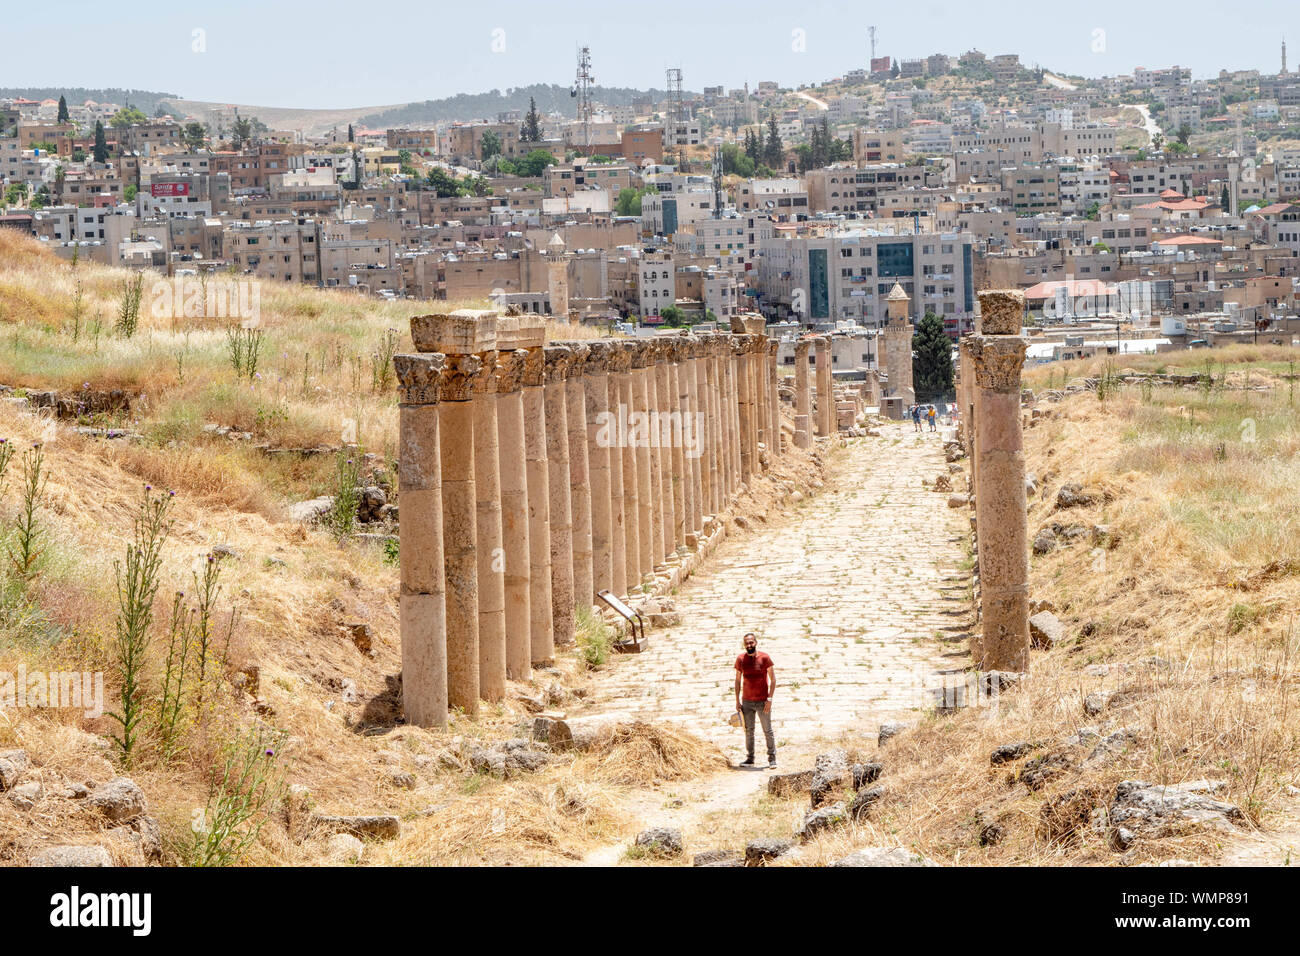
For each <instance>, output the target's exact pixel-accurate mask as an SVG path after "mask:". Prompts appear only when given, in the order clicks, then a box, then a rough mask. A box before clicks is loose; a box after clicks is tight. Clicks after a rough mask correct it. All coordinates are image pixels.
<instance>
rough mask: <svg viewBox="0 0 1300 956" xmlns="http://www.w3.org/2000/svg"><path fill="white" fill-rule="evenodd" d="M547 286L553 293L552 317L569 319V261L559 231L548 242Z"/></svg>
mask: <svg viewBox="0 0 1300 956" xmlns="http://www.w3.org/2000/svg"><path fill="white" fill-rule="evenodd" d="M546 280H547V282H546V286H547V289H548V291H549V292H550V295H551V318H552V319H554V320H555V321H556V322H568V321H569V262H568V259H567V257H566V256H565V254H564V240H563V239H561V238H560V234H559V233H558V232H557V233H556V234H555V235H553V236H552V237H551V241H550V242H548V243H547V244H546Z"/></svg>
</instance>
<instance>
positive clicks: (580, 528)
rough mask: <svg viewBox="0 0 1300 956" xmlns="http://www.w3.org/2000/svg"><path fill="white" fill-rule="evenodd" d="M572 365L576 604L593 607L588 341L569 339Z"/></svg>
mask: <svg viewBox="0 0 1300 956" xmlns="http://www.w3.org/2000/svg"><path fill="white" fill-rule="evenodd" d="M567 344H568V346H569V348H571V349H572V350H573V365H572V367H571V368H570V369H569V378H568V381H567V384H566V387H567V389H568V395H567V399H568V414H569V488H570V490H571V493H570V498H571V507H572V509H573V603H574V606H575V607H576V608H581V609H584V610H587V611H590V610H591V605H592V602H593V601H594V600H595V599H596V592H595V590H594V589H593V587H592V568H591V562H592V558H591V554H592V531H591V493H592V489H591V472H590V469H589V466H588V458H587V386H586V381H587V372H586V365H587V357H588V355H589V354H590V353H591V348H590V346H588V345H587V344H586V343H585V342H569V343H567Z"/></svg>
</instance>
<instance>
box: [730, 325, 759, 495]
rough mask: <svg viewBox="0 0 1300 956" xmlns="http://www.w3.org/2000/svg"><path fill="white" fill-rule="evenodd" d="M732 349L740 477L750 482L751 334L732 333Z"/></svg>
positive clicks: (752, 467)
mask: <svg viewBox="0 0 1300 956" xmlns="http://www.w3.org/2000/svg"><path fill="white" fill-rule="evenodd" d="M731 342H732V349H733V352H734V356H735V369H736V413H737V416H738V418H739V421H740V479H741V481H744V482H748V481H749V476H750V475H752V474H753V473H754V464H753V459H752V458H751V452H750V448H751V435H750V431H751V428H750V417H749V401H750V399H749V386H750V376H749V336H747V335H732V337H731Z"/></svg>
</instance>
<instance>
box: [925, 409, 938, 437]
mask: <svg viewBox="0 0 1300 956" xmlns="http://www.w3.org/2000/svg"><path fill="white" fill-rule="evenodd" d="M925 414H926V417H927V418H928V419H929V421H930V431H932V432H937V431H938V430H939V429H938V427H937V426H938V421H937V420H938V418H939V413H938V412H936V411H935V410H934V406H933V405H931V406H929V410H928V411H927V412H926V413H925Z"/></svg>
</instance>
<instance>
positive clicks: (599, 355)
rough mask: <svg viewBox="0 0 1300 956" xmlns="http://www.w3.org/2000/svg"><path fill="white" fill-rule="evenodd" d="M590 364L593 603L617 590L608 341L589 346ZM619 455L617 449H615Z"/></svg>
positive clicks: (586, 380) (586, 395) (586, 373)
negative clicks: (599, 594) (601, 593)
mask: <svg viewBox="0 0 1300 956" xmlns="http://www.w3.org/2000/svg"><path fill="white" fill-rule="evenodd" d="M588 349H589V350H590V351H589V352H588V353H587V361H586V363H585V364H584V365H583V367H582V368H583V376H582V390H583V403H584V405H585V406H586V411H587V472H588V474H589V475H590V476H591V494H590V495H589V497H590V499H591V587H592V600H593V602H594V600H595V594H596V592H597V591H611V592H613V593H615V594H620V593H622V592H620V591H614V554H613V550H612V547H611V545H612V538H613V532H612V525H611V521H610V505H611V501H610V474H609V469H610V465H609V457H610V451H611V445H612V444H613V442H612V441H611V436H612V434H613V428H612V427H611V425H610V417H609V352H610V345H609V343H608V342H606V341H603V340H600V339H597V340H595V341H593V342H590V343H588ZM614 452H615V454H617V449H614Z"/></svg>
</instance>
